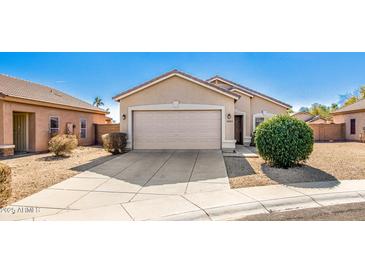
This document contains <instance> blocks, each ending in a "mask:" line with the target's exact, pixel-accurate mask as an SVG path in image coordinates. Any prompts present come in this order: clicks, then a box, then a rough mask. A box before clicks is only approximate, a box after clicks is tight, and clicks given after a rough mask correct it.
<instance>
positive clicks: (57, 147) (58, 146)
mask: <svg viewBox="0 0 365 274" xmlns="http://www.w3.org/2000/svg"><path fill="white" fill-rule="evenodd" d="M77 145H78V141H77V138H76V136H75V135H66V134H61V135H56V136H54V137H52V138H51V140H50V141H49V142H48V149H49V151H51V152H53V153H54V154H55V155H56V156H66V155H67V154H70V153H71V152H72V150H74V149H75V148H76V147H77Z"/></svg>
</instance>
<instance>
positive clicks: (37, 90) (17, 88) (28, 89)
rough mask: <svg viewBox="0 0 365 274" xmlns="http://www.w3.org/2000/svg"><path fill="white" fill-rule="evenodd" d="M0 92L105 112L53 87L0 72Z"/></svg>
mask: <svg viewBox="0 0 365 274" xmlns="http://www.w3.org/2000/svg"><path fill="white" fill-rule="evenodd" d="M0 93H1V94H2V95H5V96H11V97H17V98H22V99H29V100H35V101H41V102H46V103H52V104H57V105H63V106H71V107H76V108H82V109H87V110H92V111H98V112H106V111H105V110H103V109H100V108H97V107H95V106H93V105H91V104H89V103H87V102H85V101H82V100H80V99H78V98H75V97H73V96H71V95H68V94H66V93H64V92H61V91H59V90H57V89H55V88H51V87H48V86H44V85H40V84H37V83H33V82H30V81H26V80H21V79H18V78H14V77H10V76H7V75H3V74H0Z"/></svg>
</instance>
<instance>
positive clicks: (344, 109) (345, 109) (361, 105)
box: [332, 99, 365, 114]
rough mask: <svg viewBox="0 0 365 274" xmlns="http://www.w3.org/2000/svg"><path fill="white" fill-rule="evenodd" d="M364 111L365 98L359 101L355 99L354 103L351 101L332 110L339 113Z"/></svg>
mask: <svg viewBox="0 0 365 274" xmlns="http://www.w3.org/2000/svg"><path fill="white" fill-rule="evenodd" d="M360 110H361V111H364V110H365V99H361V100H359V101H357V102H356V103H353V104H351V105H348V106H345V107H342V108H340V109H338V110H336V111H334V112H332V113H333V114H340V113H343V112H356V111H360Z"/></svg>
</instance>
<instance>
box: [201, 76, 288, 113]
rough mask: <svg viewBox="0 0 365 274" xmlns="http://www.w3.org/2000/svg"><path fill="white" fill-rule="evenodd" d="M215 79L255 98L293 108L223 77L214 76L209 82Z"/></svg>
mask: <svg viewBox="0 0 365 274" xmlns="http://www.w3.org/2000/svg"><path fill="white" fill-rule="evenodd" d="M214 79H218V80H223V81H224V82H227V83H228V84H230V85H231V86H233V88H237V89H242V91H244V92H247V93H248V94H251V95H253V96H259V97H263V98H266V99H269V100H271V101H274V102H276V103H278V104H281V105H284V106H286V107H288V108H291V107H292V106H291V105H289V104H287V103H284V102H282V101H280V100H278V99H275V98H273V97H270V96H268V95H265V94H263V93H261V92H258V91H256V90H253V89H251V88H248V87H245V86H243V85H241V84H238V83H235V82H232V81H230V80H227V79H225V78H223V77H221V76H219V75H216V76H213V77H211V78H209V79H208V80H207V82H210V81H212V80H214ZM231 89H232V88H231Z"/></svg>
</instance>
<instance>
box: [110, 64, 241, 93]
mask: <svg viewBox="0 0 365 274" xmlns="http://www.w3.org/2000/svg"><path fill="white" fill-rule="evenodd" d="M171 74H180V75H182V76H185V77H187V78H190V79H191V80H194V81H197V82H200V83H202V84H205V85H208V86H210V87H211V88H214V89H216V90H219V91H221V92H223V93H227V94H228V96H234V97H236V99H238V98H239V96H238V95H237V94H235V93H233V92H231V91H229V90H226V89H223V88H221V87H218V86H216V85H214V84H212V83H209V82H208V81H205V80H202V79H200V78H198V77H195V76H193V75H191V74H188V73H186V72H183V71H181V70H178V69H173V70H170V71H168V72H166V73H163V74H161V75H159V76H157V77H154V78H152V79H151V80H148V81H145V82H143V83H142V84H139V85H137V86H134V87H132V88H130V89H127V90H126V91H123V92H120V93H118V94H117V95H115V96H113V99H114V100H116V99H117V98H118V97H120V96H123V95H124V94H128V93H129V92H133V91H134V90H137V89H139V88H143V86H146V85H149V84H151V83H153V82H155V81H158V80H160V79H162V78H164V77H167V76H169V75H171Z"/></svg>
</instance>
